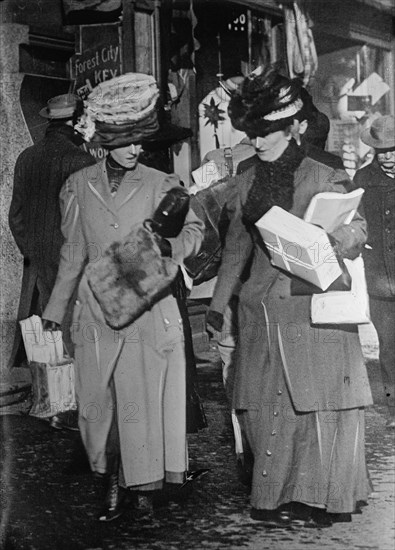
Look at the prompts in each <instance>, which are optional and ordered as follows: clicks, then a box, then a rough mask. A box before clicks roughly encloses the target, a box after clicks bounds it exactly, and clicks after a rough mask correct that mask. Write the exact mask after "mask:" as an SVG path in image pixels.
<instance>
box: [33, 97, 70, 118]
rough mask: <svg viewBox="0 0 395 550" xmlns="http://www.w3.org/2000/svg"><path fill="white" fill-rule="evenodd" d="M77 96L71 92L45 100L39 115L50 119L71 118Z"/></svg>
mask: <svg viewBox="0 0 395 550" xmlns="http://www.w3.org/2000/svg"><path fill="white" fill-rule="evenodd" d="M77 102H78V97H77V96H75V95H73V94H62V95H57V96H55V97H52V98H51V99H49V100H48V101H47V106H46V107H44V108H43V109H41V111H40V116H42V117H44V118H50V119H62V118H72V117H73V114H74V111H75V109H76V107H77Z"/></svg>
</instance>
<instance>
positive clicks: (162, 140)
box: [143, 123, 193, 147]
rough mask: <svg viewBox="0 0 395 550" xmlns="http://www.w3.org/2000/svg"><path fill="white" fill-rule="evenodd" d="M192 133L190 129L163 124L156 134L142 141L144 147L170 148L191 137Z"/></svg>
mask: <svg viewBox="0 0 395 550" xmlns="http://www.w3.org/2000/svg"><path fill="white" fill-rule="evenodd" d="M192 135H193V132H192V130H191V129H190V128H184V127H183V126H177V125H176V124H170V123H164V124H163V125H162V126H161V127H160V128H159V130H158V131H157V132H155V133H154V134H151V135H150V136H149V137H148V138H146V139H144V140H143V145H144V146H145V147H147V146H148V147H150V146H155V144H156V145H157V146H170V145H171V144H173V143H177V142H178V141H183V140H184V139H188V138H190V137H192Z"/></svg>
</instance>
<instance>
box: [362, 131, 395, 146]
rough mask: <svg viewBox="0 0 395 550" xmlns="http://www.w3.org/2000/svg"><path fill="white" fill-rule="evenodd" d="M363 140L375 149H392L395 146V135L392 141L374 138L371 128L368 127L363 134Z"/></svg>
mask: <svg viewBox="0 0 395 550" xmlns="http://www.w3.org/2000/svg"><path fill="white" fill-rule="evenodd" d="M361 141H363V143H365V144H366V145H369V146H370V147H373V148H374V149H392V148H393V147H395V136H394V137H393V138H392V140H390V141H385V142H384V141H382V140H380V139H374V138H373V137H372V135H371V133H370V128H366V129H365V130H364V131H363V132H362V134H361Z"/></svg>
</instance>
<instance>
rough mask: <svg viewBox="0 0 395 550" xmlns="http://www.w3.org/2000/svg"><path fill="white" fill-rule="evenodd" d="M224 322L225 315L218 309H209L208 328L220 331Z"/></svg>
mask: <svg viewBox="0 0 395 550" xmlns="http://www.w3.org/2000/svg"><path fill="white" fill-rule="evenodd" d="M223 322H224V316H223V315H222V313H219V312H218V311H209V312H208V314H207V329H208V330H209V331H210V329H213V330H214V331H217V332H220V331H221V330H222V325H223Z"/></svg>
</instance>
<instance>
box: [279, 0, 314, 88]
mask: <svg viewBox="0 0 395 550" xmlns="http://www.w3.org/2000/svg"><path fill="white" fill-rule="evenodd" d="M282 5H283V10H284V19H285V34H286V44H287V60H288V70H289V76H290V77H291V78H295V77H300V78H301V79H302V80H303V85H304V86H307V85H308V83H309V81H310V78H311V77H312V76H314V74H315V72H316V70H317V68H318V58H317V52H316V49H315V43H314V38H313V33H312V30H311V29H312V26H313V24H312V21H311V19H310V17H309V15H308V13H307V12H306V10H305V9H304V8H303V6H302V5H301V3H300V0H298V1H295V2H284V3H283V4H282Z"/></svg>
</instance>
